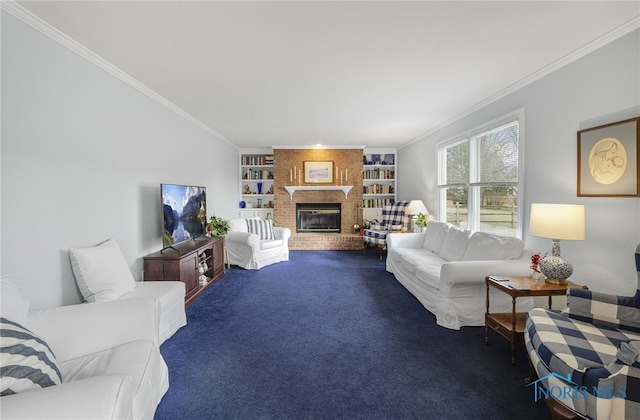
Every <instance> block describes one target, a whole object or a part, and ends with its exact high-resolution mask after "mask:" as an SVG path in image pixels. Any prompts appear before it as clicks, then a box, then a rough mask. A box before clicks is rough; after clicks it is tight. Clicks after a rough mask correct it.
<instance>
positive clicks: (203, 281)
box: [198, 274, 208, 287]
mask: <svg viewBox="0 0 640 420" xmlns="http://www.w3.org/2000/svg"><path fill="white" fill-rule="evenodd" d="M198 279H199V280H200V287H204V286H206V285H207V283H208V281H207V276H205V275H204V274H203V275H201V276H200V277H198Z"/></svg>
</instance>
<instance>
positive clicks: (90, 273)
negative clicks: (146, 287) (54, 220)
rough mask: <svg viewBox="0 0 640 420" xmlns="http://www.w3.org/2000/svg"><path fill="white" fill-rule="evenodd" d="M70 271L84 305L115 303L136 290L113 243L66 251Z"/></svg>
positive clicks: (115, 244)
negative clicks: (84, 302)
mask: <svg viewBox="0 0 640 420" xmlns="http://www.w3.org/2000/svg"><path fill="white" fill-rule="evenodd" d="M69 257H70V259H71V269H72V270H73V275H74V277H75V278H76V283H78V288H79V289H80V293H82V296H84V300H85V301H87V302H104V301H109V300H114V299H118V298H119V297H120V296H122V295H123V294H125V293H127V292H130V291H131V290H133V289H135V288H136V282H135V280H134V278H133V275H132V274H131V270H130V269H129V266H128V265H127V261H126V260H125V258H124V255H122V252H121V251H120V247H119V246H118V244H117V243H116V241H115V240H113V239H109V240H107V241H105V242H103V243H101V244H99V245H97V246H92V247H89V248H71V249H70V250H69Z"/></svg>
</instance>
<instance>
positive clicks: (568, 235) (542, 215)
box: [529, 203, 585, 284]
mask: <svg viewBox="0 0 640 420" xmlns="http://www.w3.org/2000/svg"><path fill="white" fill-rule="evenodd" d="M584 220H585V218H584V206H583V205H581V204H546V203H532V204H531V218H530V219H529V233H530V234H531V235H534V236H540V237H542V238H551V239H552V240H553V248H552V250H551V256H549V257H546V258H543V259H542V260H540V261H539V263H538V267H539V269H540V272H541V273H542V274H544V275H545V276H547V278H546V279H545V281H546V282H547V283H553V284H567V283H569V281H568V280H567V279H568V278H569V276H571V274H572V273H573V266H572V265H571V264H569V263H568V262H567V261H565V260H563V259H562V258H561V257H560V239H567V240H574V241H581V240H584V237H585V221H584Z"/></svg>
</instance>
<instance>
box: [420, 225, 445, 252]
mask: <svg viewBox="0 0 640 420" xmlns="http://www.w3.org/2000/svg"><path fill="white" fill-rule="evenodd" d="M448 231H449V224H448V223H446V222H438V221H435V220H433V221H431V222H429V223H428V224H427V228H426V229H425V231H424V245H423V248H424V249H427V250H429V251H431V252H435V253H436V254H438V253H439V252H440V249H441V248H442V244H443V243H444V240H445V239H446V237H447V232H448Z"/></svg>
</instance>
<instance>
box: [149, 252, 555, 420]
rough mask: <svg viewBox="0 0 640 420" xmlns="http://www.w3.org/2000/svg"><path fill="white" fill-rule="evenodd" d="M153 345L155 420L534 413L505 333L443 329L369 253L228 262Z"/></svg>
mask: <svg viewBox="0 0 640 420" xmlns="http://www.w3.org/2000/svg"><path fill="white" fill-rule="evenodd" d="M187 318H188V325H187V326H186V327H184V328H182V329H181V330H180V331H178V332H177V333H176V334H175V335H174V336H173V337H172V338H170V339H169V340H167V341H166V342H165V343H164V344H163V345H162V346H161V352H162V354H163V356H164V358H165V360H166V362H167V365H168V366H169V378H170V384H171V385H170V389H169V391H168V392H167V394H166V395H165V396H164V398H163V400H162V402H161V403H160V405H159V407H158V410H157V412H156V416H155V418H156V419H158V420H163V419H172V420H173V419H214V418H219V419H336V418H346V419H417V418H420V419H443V418H456V419H475V418H491V419H515V418H518V419H540V418H549V412H548V410H547V408H546V406H545V405H544V403H543V402H539V403H534V402H533V391H532V389H531V388H525V383H524V381H523V380H524V378H525V377H526V376H527V375H528V372H529V369H528V365H527V362H526V355H525V351H524V348H522V347H520V348H519V349H518V353H517V357H518V361H519V363H520V366H521V368H520V369H518V368H515V367H513V366H512V365H511V353H510V346H509V343H508V342H507V340H505V339H504V338H502V337H500V336H498V335H497V334H495V333H493V332H492V333H491V336H490V338H491V344H490V345H489V346H487V345H486V344H485V343H484V327H464V328H463V329H462V330H461V331H452V330H448V329H446V328H442V327H439V326H437V325H436V323H435V317H434V316H433V315H432V314H431V313H429V312H428V311H427V310H426V309H424V308H423V307H422V305H421V304H420V303H419V302H418V301H417V300H416V299H415V298H414V297H413V296H412V295H411V294H410V293H409V292H408V291H407V290H406V289H404V287H403V286H402V285H401V284H400V283H398V282H397V281H396V280H395V278H394V277H393V275H391V274H389V273H387V272H386V271H385V268H384V261H383V260H379V259H378V253H377V252H375V251H374V250H372V251H370V252H368V253H367V254H364V255H363V253H362V252H361V251H292V252H291V261H289V262H284V263H279V264H275V265H271V266H269V267H265V268H263V269H262V270H259V271H246V270H242V269H239V268H237V267H232V268H231V269H228V270H227V271H226V275H225V277H223V278H222V279H221V280H220V281H218V282H217V283H215V284H213V285H212V286H210V287H209V288H208V289H207V290H206V291H205V293H203V294H202V295H201V296H200V297H199V298H198V299H197V300H196V302H195V303H194V304H193V305H192V306H191V307H190V308H189V310H188V311H187Z"/></svg>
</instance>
